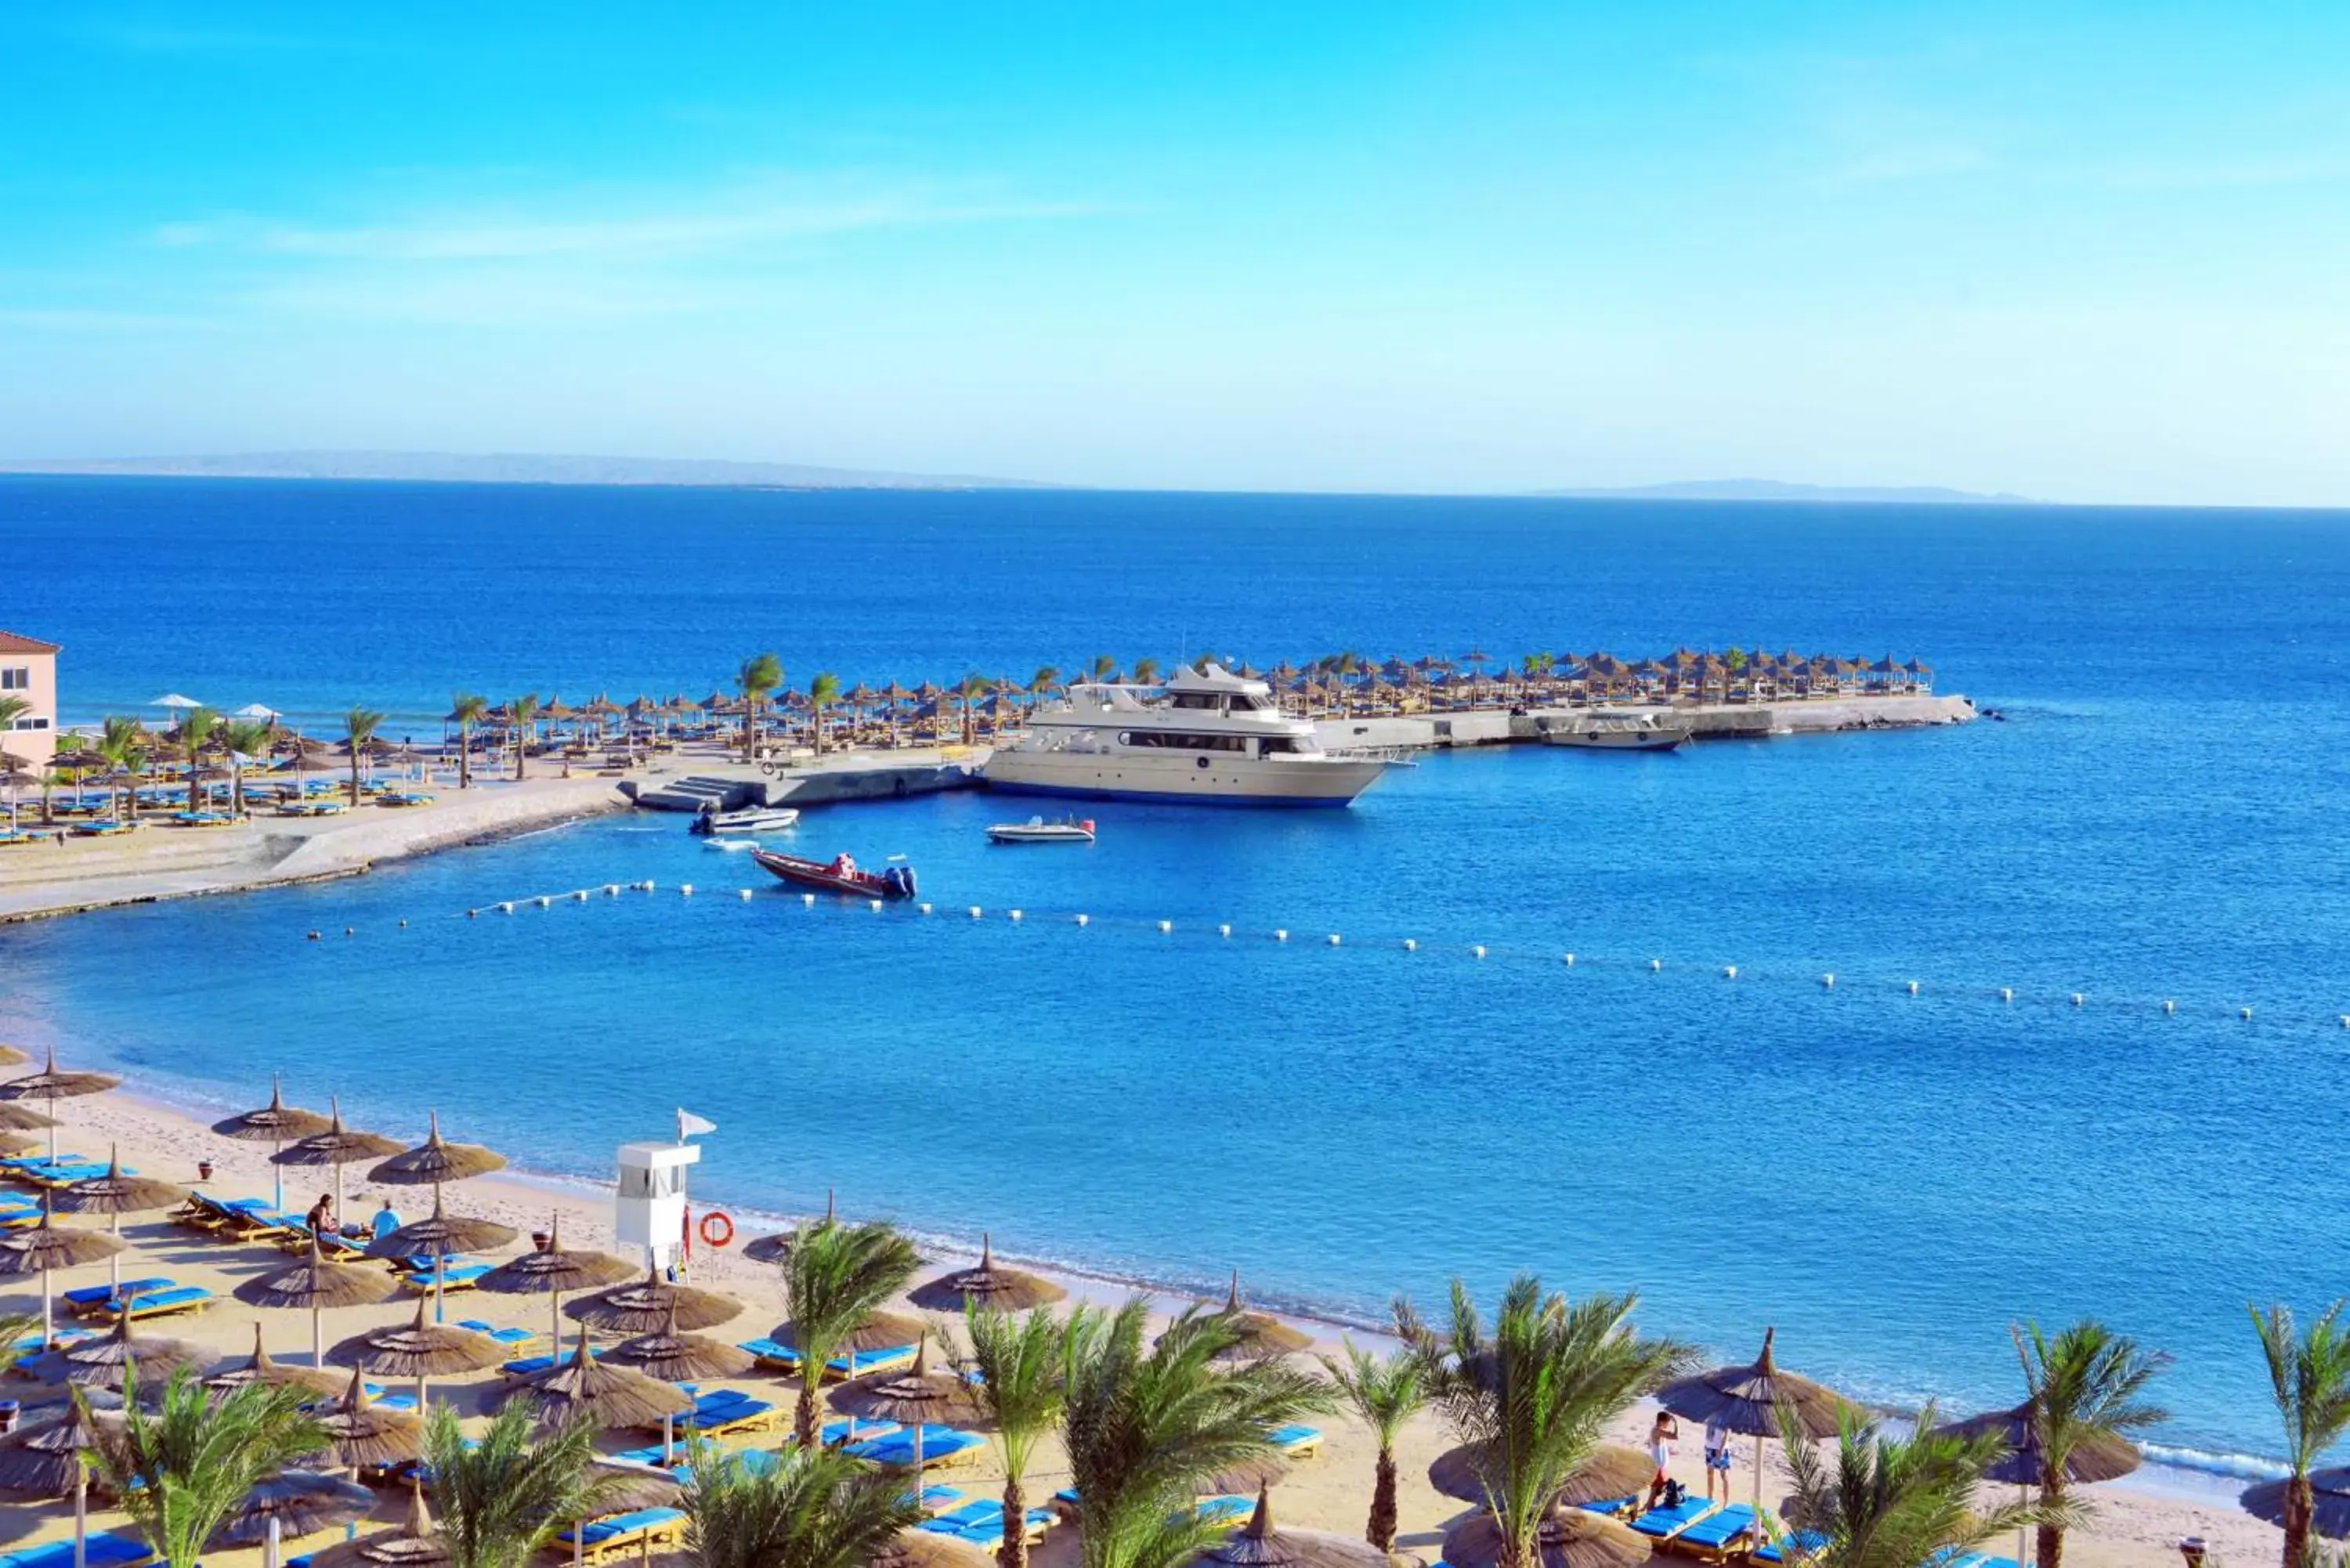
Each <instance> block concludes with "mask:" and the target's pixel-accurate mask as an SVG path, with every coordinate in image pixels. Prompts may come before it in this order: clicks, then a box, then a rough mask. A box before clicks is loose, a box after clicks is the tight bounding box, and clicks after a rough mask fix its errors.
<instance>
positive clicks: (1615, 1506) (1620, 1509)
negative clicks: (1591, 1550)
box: [1578, 1491, 1646, 1519]
mask: <svg viewBox="0 0 2350 1568" xmlns="http://www.w3.org/2000/svg"><path fill="white" fill-rule="evenodd" d="M1645 1498H1646V1494H1645V1493H1642V1492H1637V1491H1636V1492H1632V1493H1630V1494H1628V1495H1627V1496H1624V1497H1604V1498H1600V1499H1598V1500H1596V1501H1592V1502H1586V1503H1582V1504H1579V1505H1578V1506H1579V1507H1581V1508H1582V1510H1583V1511H1584V1512H1586V1513H1596V1514H1599V1515H1602V1516H1603V1517H1605V1518H1607V1519H1625V1518H1628V1517H1629V1516H1631V1515H1632V1514H1634V1513H1636V1512H1638V1511H1639V1507H1640V1504H1641V1502H1642V1501H1644V1500H1645Z"/></svg>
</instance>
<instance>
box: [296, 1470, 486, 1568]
mask: <svg viewBox="0 0 2350 1568" xmlns="http://www.w3.org/2000/svg"><path fill="white" fill-rule="evenodd" d="M451 1560H452V1557H451V1553H450V1551H449V1548H448V1546H447V1545H446V1544H445V1543H444V1542H442V1539H441V1532H439V1531H437V1530H435V1529H434V1528H433V1527H432V1511H430V1510H428V1509H427V1508H426V1507H425V1506H424V1483H423V1482H422V1481H421V1480H419V1481H418V1482H417V1483H416V1485H415V1488H414V1490H412V1491H411V1493H410V1494H409V1503H408V1518H407V1520H406V1521H404V1522H403V1523H402V1524H401V1525H400V1528H399V1529H397V1530H386V1531H380V1532H377V1533H376V1534H373V1535H369V1536H363V1537H361V1538H360V1539H359V1540H357V1541H345V1542H338V1543H337V1544H336V1545H333V1546H328V1547H326V1548H324V1549H323V1550H320V1551H317V1552H312V1553H311V1554H310V1568H448V1564H449V1563H450V1562H451Z"/></svg>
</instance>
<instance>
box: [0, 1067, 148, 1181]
mask: <svg viewBox="0 0 2350 1568" xmlns="http://www.w3.org/2000/svg"><path fill="white" fill-rule="evenodd" d="M121 1082H122V1080H121V1079H120V1078H118V1077H116V1076H115V1075H113V1074H111V1073H63V1072H59V1071H58V1070H57V1047H56V1046H54V1045H52V1046H50V1047H49V1054H48V1060H47V1063H46V1064H44V1065H43V1066H42V1068H41V1070H40V1071H39V1072H37V1073H27V1074H26V1075H24V1076H23V1077H20V1078H10V1079H7V1080H6V1081H5V1082H0V1100H32V1101H35V1102H37V1103H40V1104H44V1105H47V1106H49V1107H50V1108H51V1109H52V1110H54V1109H55V1108H56V1106H57V1102H58V1101H60V1100H78V1099H79V1098H81V1096H84V1095H102V1094H104V1093H106V1091H107V1090H109V1089H111V1088H115V1087H117V1086H119V1085H120V1084H121ZM49 1158H51V1159H52V1160H54V1159H56V1158H57V1122H56V1121H55V1120H54V1119H53V1120H51V1121H50V1123H49Z"/></svg>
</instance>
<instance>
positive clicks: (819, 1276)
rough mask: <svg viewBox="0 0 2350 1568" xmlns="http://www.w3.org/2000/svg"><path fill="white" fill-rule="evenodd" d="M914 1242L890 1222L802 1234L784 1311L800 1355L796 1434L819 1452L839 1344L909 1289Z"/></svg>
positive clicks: (821, 1227) (791, 1262) (789, 1262)
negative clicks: (820, 1389)
mask: <svg viewBox="0 0 2350 1568" xmlns="http://www.w3.org/2000/svg"><path fill="white" fill-rule="evenodd" d="M921 1262H922V1261H921V1258H920V1255H918V1254H917V1253H916V1252H915V1251H914V1244H913V1243H912V1242H911V1241H907V1240H906V1238H905V1237H903V1236H901V1235H899V1233H898V1231H897V1228H896V1227H895V1226H893V1225H891V1224H890V1223H889V1221H888V1220H870V1221H868V1222H867V1223H865V1224H862V1225H843V1224H841V1223H839V1222H838V1221H837V1220H825V1221H823V1222H821V1223H819V1224H816V1225H814V1226H811V1227H809V1228H808V1229H806V1230H804V1231H801V1232H800V1233H799V1234H798V1236H797V1237H795V1239H794V1240H793V1242H792V1251H791V1255H790V1256H789V1257H788V1258H786V1259H785V1261H784V1305H785V1310H786V1313H787V1314H788V1315H789V1317H790V1318H791V1322H792V1348H793V1349H794V1350H796V1351H797V1352H798V1353H799V1357H800V1397H799V1403H798V1405H797V1407H795V1409H794V1410H793V1412H792V1430H793V1431H794V1432H795V1434H796V1435H797V1436H798V1438H799V1445H800V1447H801V1448H803V1449H813V1448H815V1447H816V1389H817V1386H818V1385H819V1384H820V1383H821V1382H822V1381H823V1378H824V1366H825V1363H826V1362H827V1361H830V1360H831V1359H832V1357H833V1353H834V1351H835V1350H837V1348H838V1347H839V1345H840V1342H841V1341H842V1340H843V1339H844V1338H846V1337H847V1335H848V1334H850V1333H851V1332H852V1331H853V1330H855V1328H856V1327H857V1325H858V1324H861V1323H863V1322H864V1321H865V1320H866V1319H867V1318H868V1317H870V1316H872V1315H873V1314H874V1312H875V1311H876V1310H877V1309H878V1308H879V1307H880V1306H881V1305H882V1304H883V1303H886V1302H888V1301H889V1298H890V1297H892V1296H894V1295H896V1294H897V1293H899V1292H900V1291H902V1290H904V1289H905V1288H906V1285H907V1282H909V1281H910V1280H911V1279H912V1278H913V1277H914V1271H915V1270H916V1269H918V1268H920V1267H921Z"/></svg>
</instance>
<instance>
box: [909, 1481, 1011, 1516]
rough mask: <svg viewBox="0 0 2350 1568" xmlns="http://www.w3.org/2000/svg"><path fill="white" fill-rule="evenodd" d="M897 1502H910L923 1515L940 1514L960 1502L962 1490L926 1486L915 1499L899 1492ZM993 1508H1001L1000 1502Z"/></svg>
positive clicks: (949, 1487) (999, 1509)
mask: <svg viewBox="0 0 2350 1568" xmlns="http://www.w3.org/2000/svg"><path fill="white" fill-rule="evenodd" d="M898 1501H900V1502H910V1503H912V1504H913V1505H914V1506H915V1507H917V1508H919V1509H920V1510H921V1511H923V1512H924V1513H928V1514H940V1513H944V1512H945V1511H947V1510H948V1509H951V1508H952V1507H954V1506H955V1505H956V1504H957V1503H959V1502H961V1501H962V1488H961V1487H951V1486H926V1487H924V1488H923V1489H922V1495H921V1496H920V1497H916V1496H914V1495H913V1494H912V1493H911V1492H901V1493H899V1498H898ZM995 1506H996V1508H997V1510H998V1511H1002V1509H1003V1504H1002V1503H1001V1502H998V1503H997V1504H996V1505H995Z"/></svg>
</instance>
